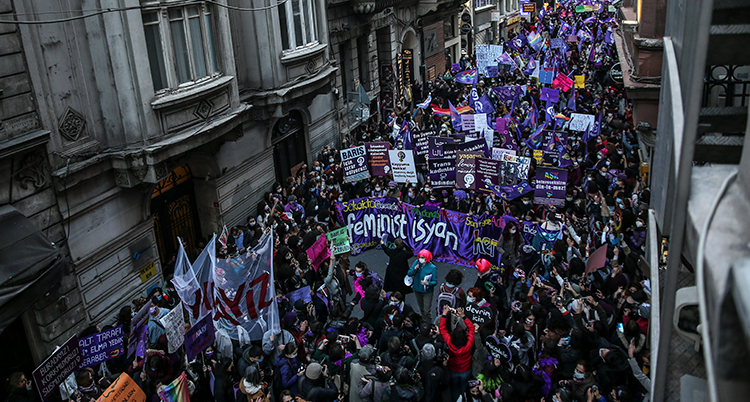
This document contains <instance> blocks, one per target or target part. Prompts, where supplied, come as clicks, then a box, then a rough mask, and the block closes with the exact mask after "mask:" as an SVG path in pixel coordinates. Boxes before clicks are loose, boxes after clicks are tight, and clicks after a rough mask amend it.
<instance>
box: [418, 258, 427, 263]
mask: <svg viewBox="0 0 750 402" xmlns="http://www.w3.org/2000/svg"><path fill="white" fill-rule="evenodd" d="M425 262H427V259H426V258H420V259H419V263H420V264H424V263H425Z"/></svg>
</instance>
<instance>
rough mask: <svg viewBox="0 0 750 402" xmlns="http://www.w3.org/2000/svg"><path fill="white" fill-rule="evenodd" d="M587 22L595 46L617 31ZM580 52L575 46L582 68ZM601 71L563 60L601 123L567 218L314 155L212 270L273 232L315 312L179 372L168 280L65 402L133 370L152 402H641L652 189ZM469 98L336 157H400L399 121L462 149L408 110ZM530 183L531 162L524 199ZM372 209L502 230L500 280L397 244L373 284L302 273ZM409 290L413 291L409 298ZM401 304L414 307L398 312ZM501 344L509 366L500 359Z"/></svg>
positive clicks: (580, 156)
mask: <svg viewBox="0 0 750 402" xmlns="http://www.w3.org/2000/svg"><path fill="white" fill-rule="evenodd" d="M563 10H565V9H563ZM563 14H564V15H563ZM589 17H591V13H578V14H576V13H571V12H563V13H560V12H558V11H550V12H547V13H546V15H544V16H543V18H542V19H538V20H536V22H535V23H534V24H529V23H525V22H524V25H523V27H522V29H521V31H522V32H537V33H540V34H541V35H542V36H543V37H544V38H545V39H549V38H552V37H556V35H557V33H558V31H559V30H560V29H561V24H562V22H563V21H565V22H566V23H567V24H569V25H571V26H574V27H575V26H580V25H581V22H582V21H583V20H584V19H585V18H589ZM597 23H598V24H599V28H598V30H599V31H601V30H607V28H608V27H609V26H611V25H613V24H614V23H615V22H606V23H603V24H602V23H601V22H600V21H599V20H597ZM597 35H598V36H599V34H598V33H597ZM508 39H510V38H508ZM594 42H595V43H598V42H596V41H594ZM589 46H590V44H586V45H584V47H583V49H582V50H581V53H584V52H586V51H587V49H589ZM613 56H614V55H613V54H612V49H611V48H609V47H606V46H600V47H598V48H597V49H596V54H595V56H594V57H593V60H592V57H585V56H584V57H579V51H578V49H576V46H572V47H571V49H570V50H569V51H568V53H567V54H566V60H567V66H569V67H567V68H568V69H570V71H571V72H575V73H576V74H577V75H578V74H580V75H585V76H586V87H585V89H584V90H578V91H577V92H576V93H577V99H576V100H575V104H576V107H577V109H578V111H579V112H582V111H583V112H586V113H589V114H593V115H596V114H598V113H602V114H603V115H604V116H606V118H605V119H604V122H603V123H604V124H603V127H602V129H601V134H599V135H598V136H597V137H596V138H594V139H591V141H589V142H584V139H583V138H582V136H581V133H570V135H569V137H568V141H567V145H566V146H567V152H568V153H569V154H570V155H571V156H572V159H573V164H572V165H571V166H569V167H567V168H566V169H567V170H568V171H569V174H568V182H567V192H566V198H565V204H564V206H558V207H554V206H551V205H537V204H534V203H533V193H525V194H522V195H521V196H520V197H518V198H515V199H512V200H506V199H502V198H500V197H498V196H497V195H495V194H487V193H478V192H472V191H465V190H461V189H457V188H433V186H432V185H431V183H430V182H429V180H428V178H427V177H428V176H427V170H426V167H425V166H419V172H418V181H417V182H415V183H405V184H397V183H396V182H394V181H393V180H392V178H391V177H389V176H385V177H373V178H371V179H367V180H362V181H359V182H355V183H344V181H343V172H342V169H341V165H340V157H339V152H338V151H337V150H336V149H334V148H331V147H328V146H326V147H324V148H323V149H322V151H321V152H320V153H319V154H318V155H317V157H316V158H315V160H314V161H313V162H312V163H311V164H310V165H307V164H305V165H303V166H301V168H299V170H297V171H296V172H294V174H293V175H292V176H291V177H289V178H288V179H287V180H286V181H285V182H284V183H276V184H274V185H273V186H272V188H271V189H270V191H269V192H268V193H266V194H265V196H264V197H263V200H262V201H261V202H260V204H259V205H258V209H257V213H254V214H252V215H251V216H250V217H248V219H247V221H246V222H244V223H245V225H241V226H237V227H234V228H231V230H230V233H229V236H228V239H227V242H226V245H225V246H219V247H218V249H217V258H219V259H231V258H234V257H235V256H237V255H238V254H239V253H243V252H245V251H246V250H250V249H252V248H253V247H254V246H255V245H256V244H257V243H258V241H259V239H260V238H261V237H262V236H263V233H264V231H272V232H273V235H274V241H275V245H274V257H273V269H274V275H275V283H274V286H275V288H276V293H277V294H278V295H286V294H289V293H290V292H293V291H295V290H298V289H301V288H304V287H306V286H309V287H310V289H311V293H312V294H311V296H312V297H311V298H312V301H310V302H305V301H304V300H297V301H296V302H294V303H289V301H288V300H287V299H286V298H285V297H283V296H282V297H280V298H279V299H278V303H279V317H280V321H281V330H280V331H279V332H273V331H268V332H267V333H266V334H265V335H264V337H263V339H262V340H261V341H255V342H252V343H251V344H249V345H245V346H240V345H239V343H235V344H234V345H233V346H234V347H233V348H232V351H231V353H226V352H225V353H221V352H220V351H219V350H215V349H214V348H212V347H209V348H208V349H207V350H206V351H205V352H204V353H202V354H201V355H200V356H199V357H198V358H196V359H195V360H193V361H187V359H186V357H185V355H184V353H182V352H176V353H172V354H170V353H167V340H166V336H165V330H164V328H163V327H162V325H160V323H159V320H158V319H159V318H160V317H163V316H164V315H165V314H166V313H167V312H169V311H170V309H173V308H182V307H181V306H180V300H179V297H178V295H177V293H176V292H175V290H174V287H173V285H171V284H170V283H169V282H168V281H167V282H166V284H167V285H165V288H164V289H156V290H155V291H153V292H152V294H150V295H149V297H150V299H151V301H152V303H153V307H151V308H150V310H149V316H150V317H149V324H150V325H149V330H148V350H147V353H146V355H145V356H144V357H143V358H135V359H133V358H127V357H125V356H120V357H117V358H115V359H112V360H109V361H107V362H106V363H103V364H99V365H96V366H93V367H91V368H87V369H84V370H81V371H78V372H77V373H75V384H74V386H73V388H74V390H71V391H70V394H72V395H71V396H70V400H75V401H76V402H77V401H84V402H92V401H94V400H96V399H97V398H98V397H100V396H101V394H102V391H103V390H104V389H105V388H106V387H107V386H108V385H109V384H110V382H111V381H112V380H113V379H114V378H116V377H117V375H118V374H119V373H121V372H127V373H128V374H129V375H130V376H131V377H132V378H133V379H134V380H135V381H136V383H137V384H138V385H139V387H140V388H141V389H142V390H143V391H144V392H145V393H146V395H147V400H149V401H154V402H156V401H158V400H159V396H158V390H159V389H160V388H161V387H163V386H165V385H166V384H168V383H170V382H171V381H172V380H174V379H175V378H176V377H177V376H178V375H180V374H181V373H183V372H185V373H186V374H187V379H188V382H189V385H190V393H191V396H190V398H191V399H192V400H193V401H214V400H215V401H220V402H228V401H244V400H247V401H248V402H255V401H262V402H265V401H280V402H289V401H293V400H296V401H300V402H301V401H319V402H330V401H349V402H359V401H362V402H364V401H372V402H380V401H385V402H389V401H427V402H431V401H443V402H455V401H462V402H466V401H484V402H490V401H505V402H509V401H511V402H512V401H518V402H521V401H546V402H552V401H554V402H573V401H578V402H591V401H609V402H615V401H618V402H620V401H622V402H639V401H643V400H648V399H649V396H648V388H649V384H650V381H649V379H648V377H647V375H646V374H647V373H648V367H649V342H648V329H649V317H650V293H651V292H650V283H649V281H648V280H647V279H646V278H645V277H644V275H643V273H642V272H641V271H640V269H639V259H640V258H641V257H642V256H643V254H644V251H643V250H644V242H645V237H646V223H647V218H646V215H645V214H646V211H647V207H648V200H649V193H648V191H649V190H648V188H646V187H644V182H643V180H642V177H641V172H640V170H639V166H640V163H639V162H640V161H639V155H638V152H637V151H638V149H637V148H638V146H637V141H636V139H635V132H634V129H633V121H632V113H631V104H630V102H629V101H628V100H627V99H626V98H624V96H623V91H622V88H620V87H618V86H617V85H615V84H614V83H613V82H610V81H608V78H607V75H606V74H605V71H606V70H607V68H608V67H609V66H610V65H611V64H612V60H611V58H612V57H613ZM468 63H472V61H471V60H469V61H468ZM467 67H471V66H467ZM566 73H567V72H566ZM502 85H526V86H527V92H526V94H525V95H523V96H522V97H521V98H520V99H519V102H518V104H519V107H517V108H514V110H512V111H510V110H508V108H506V106H505V105H503V104H501V103H500V102H499V101H498V100H497V99H496V98H495V97H494V94H493V93H492V91H487V88H490V87H495V86H502ZM477 88H478V90H479V94H480V95H482V94H484V93H487V94H488V95H490V97H491V98H492V99H493V102H494V103H495V107H496V111H497V113H498V114H503V115H505V114H507V113H508V112H510V113H511V117H512V118H513V119H514V120H515V121H517V122H523V121H525V120H526V119H527V115H528V114H529V113H530V112H531V108H532V107H533V105H535V104H536V105H539V104H541V102H540V100H539V89H540V87H539V86H538V85H537V84H536V80H532V79H529V78H528V77H527V76H526V75H524V73H523V72H522V71H521V70H520V69H519V70H517V71H514V72H511V73H510V74H507V75H505V76H502V77H499V78H486V77H485V78H483V79H482V80H480V81H479V83H478V85H477ZM469 89H470V87H469V86H465V85H461V84H457V83H454V82H452V80H451V79H450V77H443V78H440V79H438V80H436V81H435V82H428V83H426V84H425V85H421V86H415V87H414V88H413V96H414V100H413V101H412V102H407V101H405V100H403V101H402V103H398V104H396V105H395V110H394V111H393V114H392V115H391V116H390V118H388V119H384V120H383V121H380V122H378V123H373V124H371V125H369V126H368V127H366V128H365V129H363V130H360V131H359V132H358V133H357V134H353V135H351V136H350V137H349V138H348V139H347V141H345V143H344V144H343V147H348V146H353V145H359V144H361V143H364V142H370V141H390V142H391V143H392V144H393V146H394V147H396V148H399V147H403V143H402V142H400V141H399V140H398V139H396V138H394V136H393V135H392V134H393V133H394V132H395V131H398V130H397V128H398V127H399V126H400V125H401V124H404V121H409V122H410V123H411V124H415V126H416V127H418V129H421V130H430V129H432V130H434V131H435V132H437V133H439V135H443V136H450V135H458V133H456V132H455V131H454V130H453V128H452V126H451V122H450V120H449V119H446V118H443V117H441V116H434V115H433V114H432V113H431V110H430V108H425V109H423V108H417V107H415V103H416V102H417V101H419V100H421V99H425V98H427V97H428V96H431V97H432V99H433V102H432V103H433V104H436V105H438V106H440V107H447V105H448V101H450V102H451V103H452V104H455V105H457V106H462V105H466V104H467V102H468V95H469V93H468V91H469ZM569 93H570V92H569ZM563 96H565V95H563ZM565 112H570V111H569V110H567V111H565ZM394 127H395V128H396V129H394ZM532 129H533V127H524V129H523V130H519V131H521V137H520V138H519V139H518V140H519V144H521V147H520V149H519V150H518V152H519V155H526V156H530V155H531V154H532V150H531V149H529V148H528V147H527V146H524V144H525V140H526V139H528V136H529V135H530V134H531V131H532ZM535 167H536V161H532V165H531V168H530V172H529V174H528V177H529V179H530V185H531V187H532V188H533V187H535V186H534V180H533V177H534V169H535ZM368 196H372V197H393V198H397V199H399V200H401V201H402V202H405V203H409V204H412V205H416V206H422V205H427V206H437V207H440V208H445V209H451V210H456V211H460V212H464V213H467V214H475V215H482V214H489V215H497V216H505V217H510V218H511V219H506V221H507V222H508V223H507V224H506V226H505V229H504V231H503V233H502V236H501V238H499V239H497V240H498V248H499V249H500V251H501V252H502V264H501V267H499V269H498V267H495V268H492V267H490V264H489V263H488V262H487V261H486V260H481V259H480V260H477V262H476V264H475V266H474V267H473V268H463V267H455V268H454V269H452V270H450V271H449V272H448V274H447V275H445V277H443V278H439V277H438V275H437V270H436V268H435V265H434V264H433V262H432V259H433V257H434V256H432V255H431V254H430V253H429V252H428V251H426V250H412V249H410V248H409V246H408V245H407V243H406V242H404V241H403V240H402V239H396V240H395V242H394V244H395V247H388V246H386V245H385V244H383V245H382V247H381V248H382V250H383V252H385V253H386V254H387V255H388V257H389V258H390V263H389V265H388V268H387V271H386V275H385V277H384V278H381V277H380V276H379V275H377V274H376V273H375V272H374V271H373V270H372V269H371V267H368V266H367V264H365V263H364V262H358V263H356V264H353V265H352V264H351V263H350V260H349V256H348V254H340V255H337V256H335V257H331V258H330V260H328V261H326V262H324V263H323V265H321V266H320V267H319V268H318V269H317V270H315V269H312V268H311V266H310V260H309V258H308V255H307V253H305V250H307V249H308V248H310V247H311V246H312V245H313V243H314V242H315V241H316V239H317V238H318V236H319V235H320V234H322V233H327V232H329V231H331V230H334V229H337V228H340V227H341V226H342V223H341V222H339V221H338V218H337V214H336V211H335V205H336V203H337V202H345V201H348V200H351V199H355V198H360V197H368ZM524 223H535V224H539V225H540V226H541V227H543V228H545V229H548V230H557V231H559V236H558V237H557V238H556V239H553V241H552V243H551V246H550V247H544V248H542V249H537V248H535V247H534V246H532V245H531V244H529V242H528V241H527V239H526V238H525V237H524V236H522V235H521V226H522V225H523V224H524ZM602 246H606V257H607V260H606V266H605V267H604V268H601V269H598V270H596V271H593V272H588V271H587V270H586V262H587V259H588V258H589V256H590V255H591V254H592V253H593V251H594V250H596V249H599V248H600V247H602ZM465 269H476V270H477V273H478V279H477V280H476V282H475V283H466V282H465V281H464V274H463V272H464V271H465ZM404 277H409V278H411V281H410V282H411V285H409V284H407V283H405V282H404ZM412 292H414V293H415V295H416V296H417V305H416V306H412V305H409V304H407V303H406V302H405V300H406V295H407V294H409V293H412ZM146 302H147V299H143V298H141V299H139V300H136V301H134V303H133V305H132V306H126V307H123V308H122V310H121V311H120V314H119V316H118V317H117V320H116V322H113V323H111V324H112V325H113V326H114V325H123V326H124V332H125V333H126V334H128V333H129V332H130V322H131V317H132V316H133V314H134V313H135V312H137V311H138V310H139V309H140V308H141V307H142V306H143V305H144V304H145V303H146ZM482 308H484V309H489V311H491V317H492V319H491V320H488V321H487V322H483V323H481V324H480V323H477V322H476V320H474V319H472V315H471V314H469V311H476V309H482ZM152 323H153V325H151V324H152ZM107 328H111V326H108V327H102V328H98V327H91V328H88V329H86V330H85V331H83V333H81V334H79V338H81V337H83V336H86V335H89V334H93V333H96V332H98V331H100V330H104V329H107ZM488 342H489V343H492V347H490V346H488ZM498 345H502V349H504V350H507V351H508V353H505V354H498V353H496V350H497V349H498ZM27 378H28V377H25V376H24V374H22V373H15V374H13V375H12V376H11V377H10V378H8V379H7V381H6V382H7V386H8V389H9V391H10V393H11V397H10V398H9V399H8V400H9V401H12V402H16V401H31V400H36V399H37V397H36V392H35V391H32V386H31V382H30V381H28V380H27ZM66 389H67V388H66ZM56 397H59V395H56ZM63 399H68V397H67V394H63Z"/></svg>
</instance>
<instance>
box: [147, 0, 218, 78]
mask: <svg viewBox="0 0 750 402" xmlns="http://www.w3.org/2000/svg"><path fill="white" fill-rule="evenodd" d="M142 17H143V29H144V33H145V36H146V51H147V53H148V59H149V66H150V67H151V79H152V80H153V82H154V90H155V91H160V90H163V89H166V88H176V87H179V86H185V85H190V84H192V83H195V82H196V81H200V80H201V79H203V78H206V77H209V76H211V75H213V74H214V73H216V72H217V71H218V66H217V63H216V54H215V50H214V43H215V42H214V21H213V16H212V14H211V12H210V8H209V6H208V5H207V4H205V3H199V4H192V5H188V6H184V7H169V8H160V9H155V10H149V11H145V12H143V14H142Z"/></svg>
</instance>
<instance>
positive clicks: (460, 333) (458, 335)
mask: <svg viewBox="0 0 750 402" xmlns="http://www.w3.org/2000/svg"><path fill="white" fill-rule="evenodd" d="M467 342H469V336H468V335H467V334H466V329H464V328H462V327H456V328H454V329H453V332H452V333H451V343H452V344H453V345H454V346H456V347H457V348H462V347H464V346H466V343H467Z"/></svg>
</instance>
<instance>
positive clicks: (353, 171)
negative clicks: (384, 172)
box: [340, 145, 370, 183]
mask: <svg viewBox="0 0 750 402" xmlns="http://www.w3.org/2000/svg"><path fill="white" fill-rule="evenodd" d="M340 153H341V169H342V170H343V171H344V182H345V183H351V182H355V181H359V180H362V179H366V178H368V177H370V171H369V169H368V166H367V151H365V146H364V145H360V146H358V147H354V148H347V149H342V150H341V151H340Z"/></svg>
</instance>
